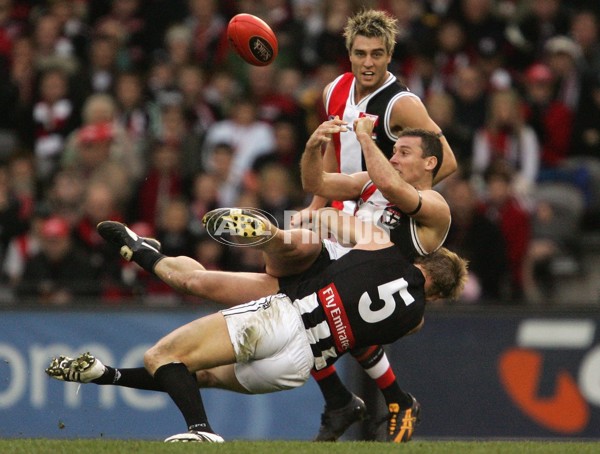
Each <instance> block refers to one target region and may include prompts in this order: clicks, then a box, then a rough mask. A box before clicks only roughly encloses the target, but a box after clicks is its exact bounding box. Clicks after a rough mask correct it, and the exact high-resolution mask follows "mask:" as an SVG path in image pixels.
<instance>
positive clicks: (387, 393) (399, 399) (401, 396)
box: [381, 381, 412, 410]
mask: <svg viewBox="0 0 600 454" xmlns="http://www.w3.org/2000/svg"><path fill="white" fill-rule="evenodd" d="M381 393H382V394H383V398H384V399H385V402H386V403H387V404H388V405H389V404H391V403H394V402H395V403H397V404H398V405H400V408H401V409H402V410H405V409H407V408H410V407H411V406H412V398H411V397H410V396H409V395H408V394H406V393H405V392H404V391H402V389H400V386H399V385H398V382H397V381H394V382H393V383H392V384H391V385H390V386H388V387H387V388H383V389H381Z"/></svg>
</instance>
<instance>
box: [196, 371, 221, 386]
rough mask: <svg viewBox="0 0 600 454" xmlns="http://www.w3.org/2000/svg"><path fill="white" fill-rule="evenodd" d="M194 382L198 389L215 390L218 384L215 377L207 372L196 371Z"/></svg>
mask: <svg viewBox="0 0 600 454" xmlns="http://www.w3.org/2000/svg"><path fill="white" fill-rule="evenodd" d="M196 381H197V382H198V387H199V388H217V387H218V386H219V383H220V382H219V380H218V379H217V377H216V376H215V375H214V374H213V373H211V372H209V371H207V370H198V371H196Z"/></svg>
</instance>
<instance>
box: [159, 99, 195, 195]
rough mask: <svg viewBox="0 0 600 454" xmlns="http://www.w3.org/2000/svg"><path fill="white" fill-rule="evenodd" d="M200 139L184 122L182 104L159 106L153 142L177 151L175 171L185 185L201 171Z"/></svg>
mask: <svg viewBox="0 0 600 454" xmlns="http://www.w3.org/2000/svg"><path fill="white" fill-rule="evenodd" d="M202 139H203V137H202V136H201V135H200V134H198V133H196V132H195V131H194V130H193V129H192V126H191V125H190V124H189V123H188V122H187V121H186V117H185V111H184V107H183V105H182V104H179V103H175V104H166V105H163V106H161V109H160V123H159V127H158V130H157V131H156V134H155V140H157V141H159V142H162V143H164V144H168V145H169V146H171V147H172V149H173V150H176V151H177V153H178V156H177V163H178V165H179V168H178V169H177V171H178V172H179V173H180V175H181V177H182V178H183V180H184V181H185V183H186V184H187V183H189V181H190V180H191V179H192V178H193V177H194V175H195V174H196V173H197V172H198V171H199V170H201V169H202V157H201V152H202V148H201V145H202Z"/></svg>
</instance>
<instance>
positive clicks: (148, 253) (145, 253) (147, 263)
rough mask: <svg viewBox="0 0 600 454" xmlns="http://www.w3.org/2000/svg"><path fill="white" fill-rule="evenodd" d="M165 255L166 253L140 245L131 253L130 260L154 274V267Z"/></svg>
mask: <svg viewBox="0 0 600 454" xmlns="http://www.w3.org/2000/svg"><path fill="white" fill-rule="evenodd" d="M165 257H166V255H163V254H161V253H160V252H157V251H155V250H153V249H150V248H144V247H141V248H140V249H139V250H137V251H135V252H134V253H133V257H132V260H133V261H134V262H135V263H137V264H138V265H139V266H141V267H142V268H144V269H145V270H146V271H148V272H149V273H152V274H154V267H155V266H156V264H157V263H158V262H160V261H161V260H162V259H164V258H165Z"/></svg>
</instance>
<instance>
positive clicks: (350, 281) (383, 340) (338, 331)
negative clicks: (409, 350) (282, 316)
mask: <svg viewBox="0 0 600 454" xmlns="http://www.w3.org/2000/svg"><path fill="white" fill-rule="evenodd" d="M424 283H425V279H424V277H423V274H422V273H421V271H420V270H419V269H418V268H416V267H415V266H413V265H412V264H411V263H410V262H409V261H408V260H407V259H405V258H404V257H403V256H402V255H401V254H399V253H398V251H397V249H396V248H395V247H389V248H385V249H381V250H378V251H363V250H357V249H353V250H351V251H350V252H348V253H347V254H346V255H344V256H343V257H341V258H339V259H338V260H336V261H335V262H333V263H332V264H331V265H329V266H328V267H327V268H326V269H325V270H324V271H323V272H322V273H321V274H320V275H319V276H316V277H314V278H313V279H312V280H310V281H309V282H307V283H306V287H305V288H306V289H312V292H311V293H308V294H306V296H304V297H303V298H298V299H296V300H294V301H293V304H294V306H295V307H296V308H297V309H298V311H299V312H300V314H301V316H302V321H303V323H304V327H305V329H306V334H307V336H308V340H309V342H310V345H311V348H312V351H313V355H314V357H315V368H316V369H317V370H319V369H322V368H324V367H326V366H327V365H328V364H332V363H333V362H335V360H336V359H337V358H338V357H339V356H341V355H342V354H344V353H345V352H346V351H348V350H350V349H352V348H360V347H367V346H369V345H378V344H389V343H392V342H394V341H396V340H397V339H399V338H401V337H402V336H404V335H406V334H407V333H408V332H409V331H411V330H412V329H413V328H415V327H416V326H417V325H418V324H419V322H420V321H421V319H422V317H423V312H424V309H425V291H424Z"/></svg>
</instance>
